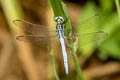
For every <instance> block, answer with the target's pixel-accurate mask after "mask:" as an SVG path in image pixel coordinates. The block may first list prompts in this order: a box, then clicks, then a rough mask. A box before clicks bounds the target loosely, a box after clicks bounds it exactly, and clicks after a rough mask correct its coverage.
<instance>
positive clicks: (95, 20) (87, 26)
mask: <svg viewBox="0 0 120 80" xmlns="http://www.w3.org/2000/svg"><path fill="white" fill-rule="evenodd" d="M103 18H104V16H103V15H102V14H95V15H93V16H91V17H89V18H87V19H85V20H82V21H81V20H79V22H78V24H77V25H75V26H73V30H72V31H73V32H76V31H77V32H78V31H82V32H83V31H84V32H85V31H89V30H91V28H92V29H93V28H99V27H101V26H102V25H101V24H100V22H101V21H102V19H103Z"/></svg>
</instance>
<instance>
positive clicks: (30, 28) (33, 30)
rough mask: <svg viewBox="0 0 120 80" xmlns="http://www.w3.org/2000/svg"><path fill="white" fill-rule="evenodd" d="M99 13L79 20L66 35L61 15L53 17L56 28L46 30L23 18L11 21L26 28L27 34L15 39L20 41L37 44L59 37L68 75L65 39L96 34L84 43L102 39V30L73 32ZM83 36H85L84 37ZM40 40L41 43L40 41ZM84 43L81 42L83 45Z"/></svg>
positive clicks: (103, 35)
mask: <svg viewBox="0 0 120 80" xmlns="http://www.w3.org/2000/svg"><path fill="white" fill-rule="evenodd" d="M98 16H100V15H98V14H97V15H94V16H92V17H90V18H88V19H87V20H85V21H84V22H81V23H80V24H78V25H77V26H76V28H75V29H72V31H73V33H72V35H71V36H68V35H66V34H64V31H65V30H64V24H65V23H66V20H64V18H63V17H61V16H57V17H55V18H54V20H55V22H56V23H57V24H56V30H48V29H47V27H45V26H43V25H38V24H33V23H30V22H27V21H24V20H20V19H17V20H14V21H13V23H14V24H17V23H22V24H24V25H25V27H26V29H27V30H25V31H26V32H27V34H23V35H19V36H17V37H16V39H17V40H20V41H30V42H33V44H34V43H35V44H37V45H41V43H42V41H43V40H50V39H51V40H54V39H59V42H60V44H61V48H62V54H63V61H64V68H65V72H66V74H67V75H68V73H69V69H68V57H67V51H66V47H65V39H66V38H67V37H71V38H77V37H79V38H87V36H93V35H94V36H97V38H95V39H93V40H92V41H89V42H87V43H85V44H89V43H92V42H96V41H99V40H102V39H103V38H104V37H105V36H106V34H107V33H105V32H104V31H94V32H88V33H82V34H80V33H75V32H76V31H77V30H78V29H79V25H83V24H87V22H89V21H93V19H95V18H96V17H98ZM53 33H55V34H53ZM84 36H85V37H84ZM40 42H41V43H40ZM85 44H82V45H83V46H84V45H85Z"/></svg>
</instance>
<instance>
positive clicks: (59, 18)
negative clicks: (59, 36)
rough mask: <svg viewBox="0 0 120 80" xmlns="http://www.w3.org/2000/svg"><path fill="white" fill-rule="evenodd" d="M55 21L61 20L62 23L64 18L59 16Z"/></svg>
mask: <svg viewBox="0 0 120 80" xmlns="http://www.w3.org/2000/svg"><path fill="white" fill-rule="evenodd" d="M54 20H55V21H58V20H61V21H62V22H63V21H64V18H63V17H62V16H57V17H55V18H54Z"/></svg>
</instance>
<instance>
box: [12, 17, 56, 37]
mask: <svg viewBox="0 0 120 80" xmlns="http://www.w3.org/2000/svg"><path fill="white" fill-rule="evenodd" d="M13 23H14V24H16V25H18V24H21V25H22V28H23V29H24V31H25V32H26V33H28V34H32V35H40V34H42V35H45V34H48V32H52V33H54V34H55V33H56V31H55V30H49V29H48V27H46V26H43V25H38V24H33V23H30V22H27V21H24V20H20V19H17V20H14V21H13Z"/></svg>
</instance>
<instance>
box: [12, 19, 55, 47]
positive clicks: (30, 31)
mask: <svg viewBox="0 0 120 80" xmlns="http://www.w3.org/2000/svg"><path fill="white" fill-rule="evenodd" d="M13 23H14V24H16V25H18V26H19V24H20V26H22V29H23V30H24V31H25V35H19V36H17V37H16V39H17V40H19V41H24V42H30V43H32V44H33V45H36V46H47V45H48V43H49V42H50V40H52V38H53V39H57V37H56V31H55V30H49V29H48V27H45V26H42V25H37V24H33V23H30V22H27V21H24V20H20V19H17V20H14V21H13Z"/></svg>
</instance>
